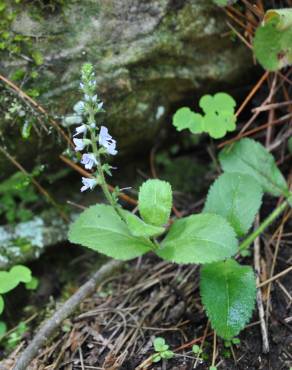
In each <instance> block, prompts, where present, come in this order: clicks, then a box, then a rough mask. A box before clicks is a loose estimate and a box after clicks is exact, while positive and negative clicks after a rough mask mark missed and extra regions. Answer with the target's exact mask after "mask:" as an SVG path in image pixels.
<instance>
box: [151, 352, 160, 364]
mask: <svg viewBox="0 0 292 370" xmlns="http://www.w3.org/2000/svg"><path fill="white" fill-rule="evenodd" d="M160 360H161V356H160V355H159V354H158V353H155V354H154V355H153V356H152V362H159V361H160Z"/></svg>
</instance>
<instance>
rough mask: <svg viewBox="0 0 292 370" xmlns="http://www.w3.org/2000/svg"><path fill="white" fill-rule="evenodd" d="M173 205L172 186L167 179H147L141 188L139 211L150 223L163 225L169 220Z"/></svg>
mask: <svg viewBox="0 0 292 370" xmlns="http://www.w3.org/2000/svg"><path fill="white" fill-rule="evenodd" d="M171 207H172V191H171V186H170V184H169V183H168V182H166V181H161V180H156V179H155V180H147V181H145V182H144V183H143V184H142V186H141V187H140V190H139V204H138V208H139V212H140V215H141V217H142V218H143V219H144V221H145V222H146V223H148V224H152V225H155V226H161V225H164V224H166V223H167V222H168V219H169V216H170V212H171Z"/></svg>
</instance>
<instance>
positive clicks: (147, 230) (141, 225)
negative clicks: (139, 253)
mask: <svg viewBox="0 0 292 370" xmlns="http://www.w3.org/2000/svg"><path fill="white" fill-rule="evenodd" d="M122 212H123V214H124V217H125V219H126V223H127V225H128V228H129V230H130V232H131V234H133V235H134V236H142V237H147V238H149V237H152V236H158V235H160V234H162V233H164V231H165V229H164V227H159V226H154V225H149V224H146V223H145V222H144V221H143V220H141V218H139V217H137V216H135V215H134V214H133V213H131V212H129V211H125V210H123V211H122Z"/></svg>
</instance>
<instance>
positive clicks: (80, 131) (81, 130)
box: [74, 125, 87, 136]
mask: <svg viewBox="0 0 292 370" xmlns="http://www.w3.org/2000/svg"><path fill="white" fill-rule="evenodd" d="M86 131H87V126H86V125H81V126H78V127H76V129H75V132H76V133H75V135H74V136H77V135H79V134H86Z"/></svg>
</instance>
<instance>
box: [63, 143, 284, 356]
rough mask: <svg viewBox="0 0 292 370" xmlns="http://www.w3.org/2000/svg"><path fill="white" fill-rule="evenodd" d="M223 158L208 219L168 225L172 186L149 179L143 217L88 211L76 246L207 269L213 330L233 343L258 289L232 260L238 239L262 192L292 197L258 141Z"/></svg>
mask: <svg viewBox="0 0 292 370" xmlns="http://www.w3.org/2000/svg"><path fill="white" fill-rule="evenodd" d="M219 160H220V163H221V166H222V169H223V171H224V173H223V174H222V175H221V176H220V177H219V178H218V179H217V180H216V181H215V182H214V184H213V185H212V186H211V187H210V190H209V193H208V196H207V200H206V204H205V207H204V210H203V212H202V213H199V214H194V215H190V216H186V217H182V218H180V219H177V220H172V222H169V217H170V215H171V208H172V190H171V186H170V184H169V183H167V182H165V181H160V180H148V181H146V182H145V183H144V184H143V185H142V186H141V187H140V190H139V197H138V210H139V215H135V214H133V213H131V212H129V211H127V210H123V209H121V212H122V216H123V217H121V216H120V215H119V214H118V213H117V212H116V211H115V209H114V208H113V207H112V206H109V205H101V204H99V205H95V206H92V207H89V208H88V209H87V210H85V211H84V212H83V213H82V214H81V215H80V217H79V218H78V219H77V220H76V221H75V222H74V223H73V224H72V225H71V227H70V231H69V240H70V241H72V242H73V243H78V244H82V245H83V246H86V247H89V248H91V249H94V250H95V251H97V252H100V253H103V254H106V255H107V256H110V257H113V258H116V259H122V260H129V259H132V258H135V257H138V256H141V255H143V254H145V253H147V252H149V251H151V252H154V253H156V254H157V255H158V256H159V257H161V258H162V259H164V260H167V261H171V262H174V263H179V264H189V263H194V264H202V265H203V267H202V270H201V277H200V290H201V296H202V302H203V304H204V306H205V308H206V312H207V315H208V317H209V319H210V321H211V324H212V327H213V328H214V329H215V330H216V331H217V333H218V335H219V336H221V337H222V338H224V339H226V340H230V339H231V338H232V337H234V336H236V335H237V334H238V333H239V332H240V331H241V330H242V329H243V328H244V326H245V325H246V323H247V322H248V320H249V319H250V317H251V315H252V311H253V307H254V302H255V291H256V289H255V276H254V273H253V271H252V269H251V267H249V266H241V265H240V264H239V263H238V262H236V261H235V260H233V259H232V256H234V255H235V254H236V253H237V252H238V251H239V249H238V239H239V238H242V237H245V236H246V235H247V233H248V232H249V229H250V228H251V226H252V223H253V221H254V219H255V216H256V214H257V212H258V211H259V209H260V206H261V202H262V196H263V193H269V194H270V195H273V196H280V195H283V196H284V197H289V196H290V193H289V190H288V186H287V183H286V181H285V179H284V177H283V175H282V174H281V172H280V170H279V169H278V167H277V165H276V163H275V160H274V158H273V156H272V155H271V154H270V153H269V152H268V151H267V150H266V149H265V148H264V147H263V146H262V145H261V144H259V143H257V142H255V141H254V140H251V139H242V140H240V141H238V142H237V143H235V144H232V145H230V146H229V147H226V148H225V149H224V150H222V151H221V152H220V155H219ZM158 238H159V239H158ZM161 346H162V347H161V348H162V349H164V348H165V347H164V346H165V343H162V342H161ZM160 358H162V357H160Z"/></svg>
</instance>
